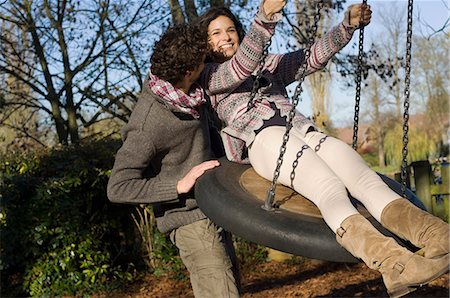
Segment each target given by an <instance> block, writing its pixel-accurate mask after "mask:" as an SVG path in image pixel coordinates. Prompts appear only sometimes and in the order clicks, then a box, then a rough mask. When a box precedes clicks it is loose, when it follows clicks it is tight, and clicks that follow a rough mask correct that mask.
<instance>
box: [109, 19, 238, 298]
mask: <svg viewBox="0 0 450 298" xmlns="http://www.w3.org/2000/svg"><path fill="white" fill-rule="evenodd" d="M199 32H200V30H196V29H195V28H193V27H191V26H188V25H182V26H177V27H173V28H170V29H168V30H167V32H166V33H165V34H163V36H162V37H161V39H160V40H159V41H158V42H157V43H156V44H155V47H154V51H153V55H152V57H151V60H150V61H151V71H150V73H149V75H148V76H147V78H146V80H145V83H144V87H143V90H142V93H141V95H140V98H139V100H138V102H137V104H136V107H135V108H134V110H133V112H132V114H131V117H130V120H129V122H128V123H127V124H126V125H125V126H124V127H123V129H122V137H123V145H122V147H121V148H120V149H119V151H118V152H117V155H116V160H115V163H114V168H113V170H112V174H111V177H110V180H109V183H108V198H109V199H110V200H111V201H112V202H119V203H151V204H152V205H153V211H154V214H155V218H156V222H157V226H158V229H159V230H160V231H161V232H162V233H169V234H170V239H171V241H172V242H173V243H174V244H175V245H176V246H177V247H178V248H179V251H180V256H181V259H182V261H183V263H184V264H185V265H186V267H187V269H188V271H189V273H190V279H191V284H192V288H193V291H194V295H195V297H205V298H206V297H208V298H211V297H239V294H238V289H237V286H236V279H235V277H234V276H233V270H232V269H233V268H232V263H231V257H230V255H229V254H227V249H230V248H231V247H232V246H231V245H229V244H230V243H229V240H227V241H228V242H227V241H226V240H225V237H224V233H223V231H222V230H221V229H220V228H218V227H217V226H215V225H214V224H213V223H212V222H211V221H210V220H209V219H207V218H206V216H205V215H204V214H203V213H202V212H201V210H200V209H199V208H198V206H197V203H196V201H195V198H194V192H193V187H194V185H195V182H196V180H197V178H198V177H200V176H201V175H202V174H203V173H204V172H205V171H207V170H209V169H212V168H214V167H217V166H219V162H218V161H217V160H214V159H212V158H214V155H213V153H212V150H211V144H210V138H209V127H208V113H207V108H206V105H204V103H205V99H204V97H203V90H202V89H201V88H200V87H199V86H198V85H197V84H195V83H194V82H195V81H196V80H197V79H198V77H199V75H200V73H201V71H202V70H203V67H204V62H203V61H204V57H205V55H206V51H207V41H206V40H205V39H204V36H203V35H202V34H200V33H199ZM199 57H200V59H199ZM202 57H203V59H202ZM211 199H213V198H211ZM227 244H228V246H227Z"/></svg>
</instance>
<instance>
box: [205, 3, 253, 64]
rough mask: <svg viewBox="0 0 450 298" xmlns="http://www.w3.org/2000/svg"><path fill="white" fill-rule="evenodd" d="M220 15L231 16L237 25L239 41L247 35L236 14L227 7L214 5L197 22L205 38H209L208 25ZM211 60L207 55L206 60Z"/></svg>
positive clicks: (235, 25)
mask: <svg viewBox="0 0 450 298" xmlns="http://www.w3.org/2000/svg"><path fill="white" fill-rule="evenodd" d="M220 16H225V17H228V18H230V20H231V21H232V22H233V23H234V27H236V30H237V33H238V36H239V42H241V41H242V39H244V36H245V31H244V26H242V23H241V22H240V21H239V19H238V18H236V16H235V15H234V14H233V13H232V12H231V10H229V9H228V8H227V7H213V8H210V9H209V10H208V11H206V12H205V13H204V14H203V15H202V16H200V18H199V19H198V21H197V24H198V26H199V27H200V28H201V30H202V32H203V34H204V36H205V37H204V38H205V39H206V40H208V26H209V24H210V23H211V22H212V21H214V20H215V19H217V18H218V17H220ZM209 61H211V58H210V57H207V58H206V62H209Z"/></svg>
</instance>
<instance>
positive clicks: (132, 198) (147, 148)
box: [107, 77, 213, 233]
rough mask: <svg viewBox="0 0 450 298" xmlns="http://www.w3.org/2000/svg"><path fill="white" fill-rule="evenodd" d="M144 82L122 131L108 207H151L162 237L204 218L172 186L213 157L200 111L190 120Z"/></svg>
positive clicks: (203, 109) (204, 117)
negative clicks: (136, 205)
mask: <svg viewBox="0 0 450 298" xmlns="http://www.w3.org/2000/svg"><path fill="white" fill-rule="evenodd" d="M148 80H149V78H148V77H147V79H146V81H145V83H144V88H143V91H142V93H141V95H140V97H139V100H138V102H137V104H136V106H135V108H134V109H133V112H132V114H131V117H130V119H129V121H128V123H127V124H126V125H125V126H124V127H123V128H122V139H123V144H122V147H121V148H120V149H119V151H118V152H117V154H116V159H115V162H114V167H113V170H112V173H111V177H110V179H109V182H108V188H107V192H108V198H109V200H110V201H112V202H116V203H131V204H133V203H134V204H140V203H147V204H148V203H151V204H152V205H153V212H154V214H155V218H156V223H157V226H158V229H159V230H160V231H161V232H162V233H166V232H170V231H171V230H173V229H175V228H178V227H181V226H184V225H187V224H191V223H193V222H195V221H198V220H200V219H203V218H206V216H205V215H204V214H203V213H202V211H200V209H199V208H198V206H197V202H196V200H195V198H194V196H193V192H191V193H189V194H184V195H178V193H177V189H176V186H177V182H178V181H179V180H180V179H181V178H183V177H184V176H185V175H186V174H187V173H188V172H189V171H190V170H191V169H192V168H193V167H194V166H196V165H199V164H200V163H202V162H204V161H206V160H209V159H211V158H213V154H212V152H211V144H210V140H209V131H208V129H209V128H208V118H207V117H208V114H207V109H206V105H204V106H202V107H200V108H199V112H200V119H195V118H194V117H193V116H192V115H189V114H186V113H183V112H181V110H179V109H177V108H176V107H174V106H172V105H171V104H169V103H168V101H167V99H166V100H165V99H163V98H162V97H161V96H158V95H156V94H155V93H154V92H152V90H151V89H150V86H149V82H148ZM194 93H195V92H194ZM166 96H168V95H167V94H166ZM211 199H213V198H211Z"/></svg>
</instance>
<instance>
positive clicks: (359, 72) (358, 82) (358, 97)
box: [352, 0, 367, 150]
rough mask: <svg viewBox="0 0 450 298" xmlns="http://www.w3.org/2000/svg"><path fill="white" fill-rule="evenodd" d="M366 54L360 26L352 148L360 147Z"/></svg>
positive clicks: (362, 29) (364, 0)
mask: <svg viewBox="0 0 450 298" xmlns="http://www.w3.org/2000/svg"><path fill="white" fill-rule="evenodd" d="M362 4H363V5H367V0H363V2H362ZM362 18H363V14H361V18H360V21H362ZM363 56H364V27H362V26H361V27H360V28H359V43H358V68H357V70H356V78H355V82H356V94H355V116H354V117H353V143H352V148H353V149H354V150H356V149H357V148H358V124H359V103H360V101H361V81H362V68H363Z"/></svg>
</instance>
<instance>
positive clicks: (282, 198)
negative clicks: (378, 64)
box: [195, 0, 425, 263]
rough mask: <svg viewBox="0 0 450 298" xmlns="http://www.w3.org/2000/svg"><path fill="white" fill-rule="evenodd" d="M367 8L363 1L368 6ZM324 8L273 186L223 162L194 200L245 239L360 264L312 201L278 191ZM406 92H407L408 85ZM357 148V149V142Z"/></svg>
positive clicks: (404, 192)
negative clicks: (291, 130)
mask: <svg viewBox="0 0 450 298" xmlns="http://www.w3.org/2000/svg"><path fill="white" fill-rule="evenodd" d="M366 2H367V1H363V3H364V4H366ZM321 6H322V1H320V2H319V4H318V9H317V13H316V15H315V18H314V27H313V29H314V30H313V32H312V33H311V37H310V39H309V42H308V47H307V48H306V49H305V59H304V62H303V63H302V65H301V67H300V68H299V72H298V75H299V83H298V85H297V87H296V89H295V92H294V97H293V108H292V110H291V111H290V113H289V115H288V124H287V125H286V133H285V135H284V137H283V145H282V147H281V149H280V157H279V159H278V162H277V168H276V170H275V173H274V179H273V181H272V182H270V181H268V180H266V179H264V178H262V177H260V176H259V175H258V174H256V172H255V171H254V170H253V168H252V167H251V166H250V165H242V164H237V163H234V162H230V161H228V160H227V159H226V158H222V159H221V160H220V163H221V166H220V167H217V168H215V169H212V170H210V171H207V172H206V173H205V174H204V175H202V176H201V177H200V178H199V179H198V180H197V183H196V187H195V195H196V198H197V203H198V205H199V207H200V209H201V210H202V211H203V212H204V213H205V215H206V216H207V217H208V218H210V219H211V220H212V221H213V222H215V223H216V224H217V225H219V226H221V227H223V228H224V229H225V230H227V231H229V232H231V233H232V234H235V235H236V236H239V237H242V238H243V239H246V240H248V241H251V242H254V243H257V244H260V245H263V246H266V247H270V248H273V249H276V250H279V251H283V252H286V253H291V254H293V255H298V256H304V257H308V258H313V259H320V260H326V261H333V262H348V263H356V262H359V261H358V260H357V259H356V258H355V257H353V256H352V255H351V254H350V253H349V252H347V251H346V250H345V249H344V248H342V247H341V246H340V245H339V244H338V243H337V242H336V239H335V234H334V233H333V232H332V231H331V229H330V228H329V227H328V226H327V225H326V224H325V221H324V220H323V218H322V216H321V214H320V211H319V209H318V208H317V207H316V206H315V205H314V204H313V203H312V202H311V201H309V200H308V199H306V198H304V197H303V196H301V195H299V194H298V193H296V192H295V191H294V190H292V189H291V188H288V187H285V186H283V185H277V179H278V175H279V169H280V167H281V164H282V162H283V154H284V151H285V150H286V148H285V147H286V143H287V141H288V139H289V131H290V129H291V128H292V124H291V122H292V118H293V116H294V113H295V107H296V106H297V104H298V101H299V95H300V93H301V91H302V88H301V84H302V82H303V81H304V78H305V73H306V66H307V65H306V61H307V60H308V57H309V54H310V48H311V46H312V44H313V42H314V39H313V37H314V36H315V34H316V32H317V24H318V20H319V15H320V9H321ZM408 9H409V11H411V10H412V0H410V4H409V6H408ZM410 15H411V20H410ZM411 22H412V13H410V14H408V34H410V33H409V32H410V31H412V30H411V28H410V26H409V24H410V23H411ZM362 34H363V28H361V33H360V40H359V51H360V53H359V63H358V72H357V83H358V82H359V84H360V82H361V65H362V63H361V60H362V51H363V49H362V48H363V47H362V43H363V40H362V36H363V35H362ZM269 46H270V42H269V43H268V44H267V45H266V47H265V48H264V53H263V57H262V58H261V61H260V65H263V64H264V60H265V58H266V56H267V50H268V47H269ZM408 46H409V48H410V47H411V43H410V38H409V35H408ZM408 50H409V49H408ZM407 59H410V54H409V56H408V55H407ZM407 65H409V60H407ZM407 69H408V68H407ZM261 75H262V71H261V68H260V69H259V71H258V73H257V76H256V80H255V83H254V85H253V90H252V93H251V95H250V100H249V108H252V105H253V99H254V97H255V94H256V91H257V90H258V88H259V79H260V78H261ZM408 77H409V73H408V72H407V81H406V83H407V84H409V78H408ZM358 89H359V88H357V95H356V99H357V100H356V102H357V103H356V105H357V106H356V108H355V111H356V112H355V127H356V128H355V129H354V132H355V133H356V132H357V112H358V109H359V106H358V105H359V90H358ZM405 89H406V90H407V89H408V85H407V87H405ZM405 95H406V97H407V98H406V99H405V114H406V116H405V122H407V119H408V118H407V109H406V107H407V101H408V95H409V93H407V92H406V91H405ZM405 126H406V129H404V132H405V135H407V123H406V124H405ZM403 139H404V140H406V141H405V143H404V144H405V146H404V148H406V145H407V137H404V138H403ZM354 144H356V142H355V137H354ZM405 152H407V149H404V150H403V153H404V160H406V157H405ZM405 169H406V168H405ZM405 172H406V170H405ZM379 175H380V177H381V178H382V179H383V181H384V182H385V183H386V184H387V185H388V186H389V187H390V188H391V189H393V190H394V191H395V192H397V193H398V194H399V195H401V196H403V197H405V198H407V199H408V200H410V201H411V202H412V203H413V204H415V205H416V206H418V207H420V208H422V209H425V208H424V206H423V204H422V202H421V201H420V200H419V199H418V198H417V197H416V196H415V195H414V193H413V192H411V191H410V190H408V189H406V188H405V187H404V186H403V185H406V182H404V183H403V184H400V183H398V182H396V181H394V180H392V179H390V178H388V177H386V176H384V175H381V174H379ZM405 179H406V178H405V176H404V175H403V169H402V180H404V181H406V180H405ZM267 189H269V191H267ZM352 202H353V203H354V204H355V206H356V208H357V209H358V211H359V212H360V213H361V214H362V215H364V216H365V217H366V218H367V219H368V220H369V221H370V222H371V223H372V224H373V225H374V226H375V227H376V228H377V229H379V230H380V231H381V232H382V233H383V234H385V235H388V236H392V237H394V238H396V239H397V241H399V242H400V243H401V244H402V245H405V246H410V244H409V243H405V242H402V240H401V239H399V238H397V237H395V236H394V235H393V234H391V233H390V232H389V231H387V230H385V229H384V228H383V227H381V225H380V224H379V223H378V222H377V221H376V220H375V219H374V218H372V217H371V215H370V214H369V213H368V212H367V210H365V209H364V207H363V206H362V205H361V204H359V203H358V202H357V201H356V200H352Z"/></svg>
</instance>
